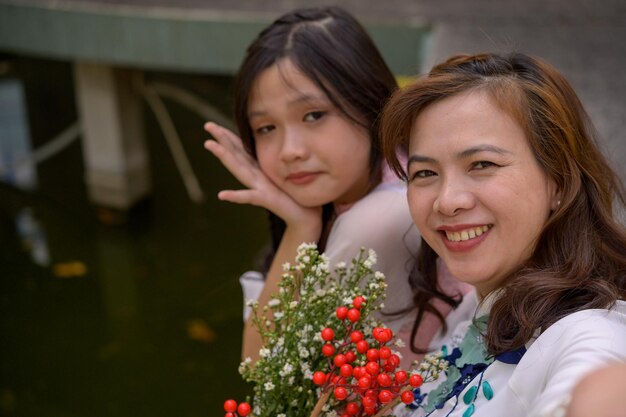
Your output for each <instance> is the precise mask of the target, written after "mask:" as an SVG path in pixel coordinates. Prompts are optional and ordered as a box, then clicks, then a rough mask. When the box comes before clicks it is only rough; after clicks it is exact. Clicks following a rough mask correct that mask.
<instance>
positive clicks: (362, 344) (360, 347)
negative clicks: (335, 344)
mask: <svg viewBox="0 0 626 417" xmlns="http://www.w3.org/2000/svg"><path fill="white" fill-rule="evenodd" d="M369 348H370V345H369V343H367V340H359V341H358V342H357V344H356V351H357V352H359V353H365V352H367V349H369Z"/></svg>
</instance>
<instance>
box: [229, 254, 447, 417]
mask: <svg viewBox="0 0 626 417" xmlns="http://www.w3.org/2000/svg"><path fill="white" fill-rule="evenodd" d="M375 263H376V254H375V252H374V251H372V250H369V251H366V250H365V249H361V251H360V253H359V255H358V256H357V257H356V258H355V259H353V260H352V264H351V265H350V266H347V265H345V264H343V263H341V264H338V265H336V267H335V269H334V272H333V273H331V271H330V270H329V267H328V258H327V257H326V256H325V255H324V254H320V253H319V252H318V251H317V247H316V246H315V245H314V244H302V245H301V246H300V247H299V248H298V254H297V257H296V264H295V265H290V264H285V265H284V266H283V269H284V274H283V277H282V280H281V283H280V284H279V292H278V294H277V295H276V296H275V297H274V298H272V299H271V300H270V302H269V303H268V306H266V307H264V308H263V313H262V314H261V315H260V316H259V315H258V314H257V313H256V310H257V309H256V307H257V305H256V304H255V303H252V305H251V307H252V308H253V311H254V312H255V313H254V315H253V316H252V317H251V320H253V324H254V325H255V327H256V328H257V329H258V331H259V333H260V334H261V337H262V340H263V347H262V349H261V350H260V352H259V354H260V359H259V360H258V361H257V362H256V363H255V364H252V363H251V360H250V359H249V358H248V359H246V360H244V361H243V362H242V363H241V365H240V368H239V372H240V373H241V375H242V376H243V378H244V379H245V380H246V381H248V382H252V383H254V397H253V407H251V406H250V405H249V404H248V403H247V402H242V403H240V404H237V403H236V402H235V401H234V400H228V401H226V402H225V403H224V409H225V411H226V417H235V416H241V417H244V416H247V415H248V414H251V413H252V414H253V415H254V416H255V417H309V416H311V417H317V416H322V415H324V416H325V417H338V416H339V415H340V414H338V412H337V410H340V413H341V415H342V416H344V415H348V416H355V417H359V416H363V415H376V416H382V415H384V413H385V412H387V411H388V410H390V408H391V407H392V406H393V405H394V404H397V403H398V402H399V401H400V400H402V401H403V402H405V403H411V402H413V392H412V388H415V387H418V386H420V385H421V384H422V382H423V381H424V380H431V379H434V378H436V377H437V376H438V373H439V372H441V370H443V369H445V363H443V362H442V361H441V360H440V358H439V357H427V358H426V360H428V361H429V362H428V364H429V365H428V366H421V367H420V368H419V372H418V371H414V372H413V373H412V374H409V373H407V372H406V371H403V370H398V369H397V368H398V366H399V363H400V357H399V356H398V354H397V353H395V352H394V351H392V349H391V348H390V346H393V342H394V337H393V333H392V332H391V330H390V329H387V328H384V327H383V326H382V324H381V323H380V322H379V321H378V320H376V319H375V318H373V317H372V316H371V314H372V313H373V312H374V311H376V310H378V309H380V308H381V307H382V301H383V299H384V294H385V288H386V284H385V277H384V275H383V274H382V273H380V272H378V271H374V270H373V269H372V267H373V265H374V264H375ZM268 313H271V314H272V317H270V316H269V314H268ZM396 343H401V341H396Z"/></svg>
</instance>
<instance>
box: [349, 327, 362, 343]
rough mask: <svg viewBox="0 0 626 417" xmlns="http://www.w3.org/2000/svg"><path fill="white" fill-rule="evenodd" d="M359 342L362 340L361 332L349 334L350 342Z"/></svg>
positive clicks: (356, 331)
mask: <svg viewBox="0 0 626 417" xmlns="http://www.w3.org/2000/svg"><path fill="white" fill-rule="evenodd" d="M359 340H363V332H361V331H359V330H355V331H353V332H352V333H350V341H351V342H352V343H356V342H358V341H359Z"/></svg>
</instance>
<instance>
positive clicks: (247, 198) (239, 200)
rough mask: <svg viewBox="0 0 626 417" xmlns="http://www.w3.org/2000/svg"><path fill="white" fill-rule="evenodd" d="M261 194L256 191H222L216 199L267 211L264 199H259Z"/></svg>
mask: <svg viewBox="0 0 626 417" xmlns="http://www.w3.org/2000/svg"><path fill="white" fill-rule="evenodd" d="M261 194H262V193H259V192H258V191H256V190H223V191H220V192H219V193H218V194H217V198H219V199H220V200H222V201H228V202H231V203H236V204H251V205H253V206H259V207H263V208H266V209H269V207H267V204H266V201H265V200H266V199H265V198H263V197H261Z"/></svg>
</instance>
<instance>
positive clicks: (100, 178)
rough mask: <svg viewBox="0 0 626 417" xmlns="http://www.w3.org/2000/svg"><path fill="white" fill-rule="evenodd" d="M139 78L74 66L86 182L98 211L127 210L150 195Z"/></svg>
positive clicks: (124, 72) (100, 67)
mask: <svg viewBox="0 0 626 417" xmlns="http://www.w3.org/2000/svg"><path fill="white" fill-rule="evenodd" d="M140 76H141V74H140V73H138V72H136V71H132V70H122V69H117V68H112V67H110V66H106V65H100V64H91V63H82V62H78V63H76V64H74V77H75V83H76V96H77V98H76V102H77V106H78V113H79V117H80V121H81V126H82V132H83V156H84V163H85V181H86V184H87V188H88V194H89V197H90V199H91V201H92V202H93V203H94V204H96V205H100V206H106V207H111V208H116V209H122V210H124V209H128V208H130V207H131V206H132V205H133V204H134V203H136V202H137V201H138V200H140V199H142V198H143V197H145V196H146V195H147V194H149V193H150V190H151V181H150V170H149V158H148V153H147V150H146V146H145V140H144V132H143V122H142V120H143V113H142V106H141V105H142V101H141V97H140V96H139V94H138V93H137V89H136V88H133V79H136V77H140Z"/></svg>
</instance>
